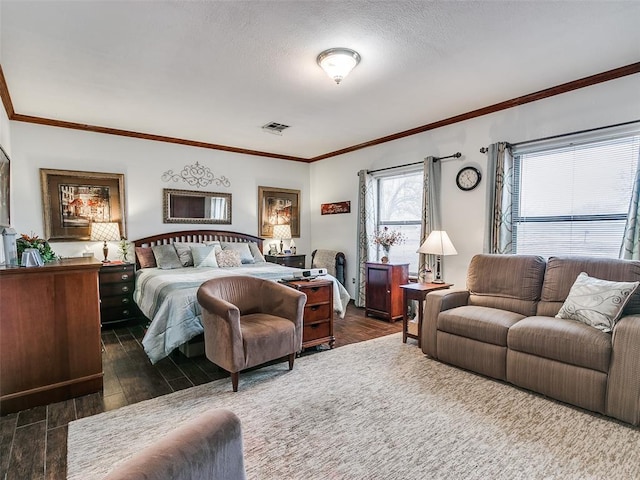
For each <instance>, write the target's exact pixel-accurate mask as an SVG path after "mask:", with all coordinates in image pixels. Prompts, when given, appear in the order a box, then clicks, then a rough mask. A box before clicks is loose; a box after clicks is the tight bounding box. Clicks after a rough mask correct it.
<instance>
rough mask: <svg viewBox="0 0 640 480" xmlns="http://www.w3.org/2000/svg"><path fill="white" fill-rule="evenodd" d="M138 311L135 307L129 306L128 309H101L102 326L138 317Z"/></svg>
mask: <svg viewBox="0 0 640 480" xmlns="http://www.w3.org/2000/svg"><path fill="white" fill-rule="evenodd" d="M137 314H138V311H137V310H136V306H135V305H129V306H127V307H111V308H101V309H100V320H101V321H102V324H103V325H104V324H105V323H113V322H123V321H125V320H130V319H132V318H135V317H137Z"/></svg>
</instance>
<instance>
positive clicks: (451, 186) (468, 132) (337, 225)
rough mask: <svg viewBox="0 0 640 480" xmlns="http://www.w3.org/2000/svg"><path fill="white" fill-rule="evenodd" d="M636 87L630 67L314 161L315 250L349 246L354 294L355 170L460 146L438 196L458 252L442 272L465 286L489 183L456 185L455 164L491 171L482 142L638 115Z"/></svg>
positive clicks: (478, 247) (639, 78)
mask: <svg viewBox="0 0 640 480" xmlns="http://www.w3.org/2000/svg"><path fill="white" fill-rule="evenodd" d="M639 92H640V75H632V76H629V77H625V78H621V79H617V80H614V81H610V82H607V83H604V84H599V85H595V86H592V87H588V88H584V89H581V90H576V91H573V92H569V93H565V94H563V95H558V96H555V97H551V98H547V99H544V100H540V101H538V102H533V103H530V104H527V105H523V106H520V107H515V108H512V109H509V110H504V111H501V112H497V113H494V114H491V115H486V116H483V117H479V118H475V119H472V120H468V121H465V122H461V123H457V124H455V125H450V126H447V127H443V128H439V129H436V130H431V131H429V132H425V133H422V134H419V135H414V136H411V137H407V138H404V139H400V140H396V141H393V142H388V143H385V144H382V145H378V146H376V147H371V148H366V149H363V150H359V151H356V152H353V153H349V154H345V155H341V156H339V157H334V158H330V159H327V160H323V161H320V162H315V163H313V164H311V172H310V175H311V238H312V243H311V250H313V249H315V248H328V249H337V250H342V251H343V252H344V253H345V255H346V257H347V275H346V276H347V280H348V281H347V283H348V289H349V292H350V293H351V294H352V296H353V294H354V288H353V284H352V278H354V277H355V276H356V268H357V265H356V260H357V258H356V228H357V203H358V202H357V186H358V178H357V172H358V170H361V169H369V170H373V169H378V168H383V167H389V166H395V165H402V164H406V163H412V162H419V161H421V160H422V159H423V158H424V157H426V156H429V155H435V156H447V155H451V154H453V153H455V152H457V151H460V152H461V153H462V155H463V156H462V158H461V159H459V160H447V161H444V162H443V164H442V187H443V188H442V199H441V200H442V205H443V207H442V214H443V219H442V221H443V226H442V227H443V229H444V230H446V231H447V233H448V234H449V236H450V237H451V240H452V242H453V244H454V245H455V247H456V249H457V250H458V255H456V256H450V257H445V258H444V264H445V280H446V281H448V282H454V283H455V284H456V287H461V288H464V286H465V279H466V270H467V267H468V265H469V261H470V260H471V257H472V256H473V255H475V254H476V253H481V252H482V248H483V239H484V219H485V215H486V201H485V196H486V185H487V183H486V182H485V181H483V182H481V184H480V186H479V187H478V188H476V189H475V190H473V191H470V192H462V191H460V190H458V188H457V187H456V185H455V177H456V174H457V172H458V170H459V169H460V168H461V167H462V166H463V165H474V166H476V167H479V168H480V170H481V171H482V173H483V174H486V163H487V162H486V155H484V154H481V153H480V151H479V150H480V148H481V147H485V146H487V145H489V144H490V143H494V142H498V141H508V142H511V143H517V142H522V141H526V140H535V139H538V138H543V137H547V136H552V135H559V134H564V133H569V132H573V131H578V130H583V129H589V128H596V127H601V126H606V125H611V124H615V123H621V122H626V121H632V120H638V119H640V94H639ZM603 168H606V166H604V165H603ZM596 193H597V192H594V194H596ZM603 194H604V195H606V192H603ZM345 200H351V213H350V214H339V215H324V216H323V215H320V204H321V203H327V202H337V201H345ZM417 248H418V245H416V249H417Z"/></svg>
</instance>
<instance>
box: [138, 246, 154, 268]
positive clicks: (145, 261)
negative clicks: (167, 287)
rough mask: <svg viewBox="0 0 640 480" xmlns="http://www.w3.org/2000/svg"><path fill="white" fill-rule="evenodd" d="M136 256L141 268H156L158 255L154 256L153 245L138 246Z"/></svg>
mask: <svg viewBox="0 0 640 480" xmlns="http://www.w3.org/2000/svg"><path fill="white" fill-rule="evenodd" d="M136 257H138V263H139V264H140V268H155V267H156V257H154V256H153V250H152V249H151V247H136Z"/></svg>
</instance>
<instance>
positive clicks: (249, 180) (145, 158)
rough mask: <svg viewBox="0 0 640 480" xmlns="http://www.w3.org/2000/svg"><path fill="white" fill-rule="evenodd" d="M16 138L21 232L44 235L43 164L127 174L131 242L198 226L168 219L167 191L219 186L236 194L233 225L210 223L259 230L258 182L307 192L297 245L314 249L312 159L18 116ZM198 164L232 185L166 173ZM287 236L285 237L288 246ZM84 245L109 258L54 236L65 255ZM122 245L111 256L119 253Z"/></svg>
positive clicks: (15, 200) (15, 197)
mask: <svg viewBox="0 0 640 480" xmlns="http://www.w3.org/2000/svg"><path fill="white" fill-rule="evenodd" d="M11 143H12V158H11V162H12V165H11V166H12V176H13V179H12V180H13V190H12V199H11V201H12V205H13V216H12V223H13V225H14V228H15V229H16V231H17V232H18V233H19V234H21V233H26V234H30V233H31V232H33V233H35V234H37V235H38V236H40V237H44V224H43V217H42V200H41V187H40V173H39V169H40V168H52V169H60V170H81V171H89V172H107V173H124V174H125V190H126V203H127V237H128V238H129V239H130V240H134V239H137V238H142V237H146V236H149V235H154V234H158V233H163V232H172V231H178V230H193V229H196V228H198V225H188V224H187V225H185V224H165V223H163V222H162V189H163V188H178V189H185V190H203V191H216V192H217V191H219V192H226V193H231V194H232V222H233V223H232V224H231V225H219V226H215V225H206V226H204V228H208V227H212V228H219V229H220V230H229V231H236V232H242V233H249V234H253V235H258V216H257V211H258V210H257V205H258V186H260V185H263V186H268V187H281V188H291V189H298V190H301V199H300V202H301V205H302V212H301V224H300V233H301V237H300V239H297V238H296V239H295V240H296V244H297V248H298V251H300V252H307V251H309V248H310V245H311V242H310V219H309V215H308V214H307V209H308V205H309V204H310V202H309V191H310V186H309V165H308V164H306V163H301V162H290V161H285V160H274V159H270V158H264V157H256V156H250V155H240V154H234V153H228V152H221V151H215V150H208V149H202V148H195V147H187V146H182V145H174V144H169V143H162V142H153V141H147V140H140V139H134V138H126V137H119V136H114V135H104V134H98V133H90V132H82V131H78V130H69V129H63V128H54V127H48V126H41V125H33V124H27V123H22V122H11ZM195 162H199V163H200V164H201V165H204V166H207V167H209V168H210V169H211V170H212V172H213V173H214V174H215V175H216V176H222V175H224V176H226V177H227V178H228V179H229V180H230V182H231V186H230V187H228V188H227V187H220V186H215V185H211V186H209V187H205V188H194V187H191V186H189V185H187V184H185V183H181V182H180V183H174V182H171V183H166V182H163V181H162V180H161V175H162V173H163V172H165V171H167V170H170V169H171V170H174V172H179V171H180V170H182V168H183V167H184V166H185V165H191V164H194V163H195ZM286 243H287V242H285V244H286ZM85 246H89V247H90V249H91V250H92V251H93V252H95V256H96V257H98V258H101V257H102V248H101V245H100V244H96V243H95V242H55V243H52V247H53V249H54V251H55V252H56V253H57V254H58V255H62V256H78V255H81V254H82V252H83V250H84V249H85ZM116 248H117V245H116V244H115V243H113V244H112V245H111V247H110V254H109V258H117V255H116V253H115V252H116Z"/></svg>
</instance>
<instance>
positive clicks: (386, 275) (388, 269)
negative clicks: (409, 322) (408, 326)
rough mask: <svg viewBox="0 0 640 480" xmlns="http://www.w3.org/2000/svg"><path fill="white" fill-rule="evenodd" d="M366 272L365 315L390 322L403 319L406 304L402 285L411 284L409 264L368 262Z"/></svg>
mask: <svg viewBox="0 0 640 480" xmlns="http://www.w3.org/2000/svg"><path fill="white" fill-rule="evenodd" d="M365 270H366V290H365V295H366V300H365V315H372V316H376V317H381V318H384V319H386V320H389V321H390V322H395V321H396V320H399V319H402V318H403V316H404V311H403V310H404V302H403V296H402V290H401V289H400V285H404V284H406V283H408V282H409V264H408V263H376V262H367V263H366V264H365Z"/></svg>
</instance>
